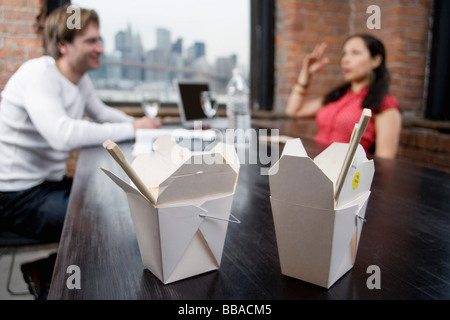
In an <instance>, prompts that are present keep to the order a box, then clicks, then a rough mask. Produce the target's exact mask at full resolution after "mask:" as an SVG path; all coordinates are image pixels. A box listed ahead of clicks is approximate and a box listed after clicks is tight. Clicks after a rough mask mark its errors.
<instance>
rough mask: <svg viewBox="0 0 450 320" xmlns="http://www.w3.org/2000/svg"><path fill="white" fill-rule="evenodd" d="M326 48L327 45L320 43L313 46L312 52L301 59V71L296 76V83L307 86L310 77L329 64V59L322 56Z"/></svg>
mask: <svg viewBox="0 0 450 320" xmlns="http://www.w3.org/2000/svg"><path fill="white" fill-rule="evenodd" d="M326 48H327V43H326V42H322V43H321V44H318V45H316V46H315V48H314V50H313V51H312V52H311V53H309V54H307V55H306V56H305V58H304V59H303V64H302V69H301V71H300V74H299V76H298V83H299V84H300V85H302V86H305V87H306V86H308V82H309V78H310V75H311V74H313V73H315V72H317V71H319V70H320V69H322V67H323V66H324V65H326V64H328V63H329V62H330V59H329V58H327V57H324V56H323V54H324V53H325V50H326Z"/></svg>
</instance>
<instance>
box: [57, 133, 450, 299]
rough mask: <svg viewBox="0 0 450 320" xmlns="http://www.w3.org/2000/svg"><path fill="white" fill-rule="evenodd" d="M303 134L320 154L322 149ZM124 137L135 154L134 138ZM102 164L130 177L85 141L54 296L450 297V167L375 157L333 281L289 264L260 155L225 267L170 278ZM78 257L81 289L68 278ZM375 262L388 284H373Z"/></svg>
mask: <svg viewBox="0 0 450 320" xmlns="http://www.w3.org/2000/svg"><path fill="white" fill-rule="evenodd" d="M303 143H304V145H305V147H306V149H307V151H308V153H309V155H310V156H311V157H314V156H315V155H317V154H318V153H319V152H320V151H321V148H320V147H319V146H317V145H315V144H314V143H313V142H312V141H310V140H303ZM120 146H121V148H122V149H123V150H124V151H125V152H126V153H128V155H130V152H131V147H132V144H131V143H125V144H121V145H120ZM130 158H131V156H129V159H130ZM100 166H103V167H105V168H108V169H110V170H111V171H113V172H115V173H118V174H119V175H121V176H122V177H123V178H125V175H124V173H123V172H122V170H121V168H120V167H119V166H118V165H117V164H116V163H115V162H114V161H113V160H112V158H111V157H110V156H109V154H108V153H107V152H106V151H105V150H104V149H103V148H101V147H96V148H88V149H85V150H82V151H81V153H80V156H79V159H78V165H77V169H76V173H75V178H74V184H73V190H72V194H71V198H70V204H69V209H68V212H67V217H66V221H65V225H64V230H63V234H62V238H61V242H60V245H59V250H58V257H57V261H56V266H55V270H54V274H53V279H52V283H51V288H50V293H49V299H188V300H191V299H220V300H223V299H236V300H237V299H252V300H253V299H256V300H266V299H269V300H278V299H286V300H290V299H450V200H449V199H450V174H448V173H445V172H440V171H435V170H432V169H428V168H423V167H420V166H416V165H413V164H410V163H407V162H404V161H398V160H382V159H375V170H376V171H375V177H374V180H373V184H372V194H371V198H370V200H369V205H368V208H367V212H366V218H367V222H366V223H365V224H364V227H363V230H362V236H361V240H360V244H359V248H358V253H357V257H356V262H355V265H354V267H353V269H351V270H350V271H349V272H347V273H346V274H345V275H344V276H343V277H342V278H341V279H340V280H339V281H338V282H336V283H335V284H334V285H333V286H332V287H331V288H330V289H328V290H327V289H324V288H321V287H318V286H315V285H312V284H309V283H306V282H303V281H300V280H297V279H294V278H290V277H287V276H283V275H282V274H281V271H280V264H279V258H278V251H277V244H276V238H275V231H274V224H273V218H272V211H271V206H270V202H269V184H268V176H263V175H260V165H258V164H243V165H242V167H241V171H240V175H239V183H238V186H237V190H236V194H235V196H234V200H233V205H232V211H231V212H232V213H233V214H234V215H235V216H236V217H238V218H239V219H240V220H241V224H231V223H230V224H229V226H228V233H227V237H226V241H225V247H224V251H223V258H222V263H221V266H220V268H219V270H217V271H212V272H209V273H205V274H202V275H198V276H195V277H192V278H188V279H185V280H181V281H178V282H175V283H172V284H168V285H164V284H162V283H161V282H160V281H159V280H158V279H157V278H156V277H155V276H153V274H152V273H151V272H149V271H148V270H147V269H146V268H145V267H144V266H143V264H142V261H141V257H140V253H139V249H138V244H137V240H136V235H135V232H134V227H133V224H132V220H131V216H130V211H129V207H128V202H127V198H126V195H125V193H124V192H123V191H122V190H121V189H120V188H119V187H117V186H116V185H115V184H113V183H112V182H111V181H110V180H109V178H108V177H107V176H106V175H105V174H104V173H103V172H101V171H100V170H99V169H98V168H99V167H100ZM71 265H76V266H78V267H79V268H80V269H79V270H80V275H81V288H80V289H69V288H68V287H67V283H66V282H67V279H68V278H69V277H70V276H71V274H72V272H71V271H70V272H68V270H67V268H68V267H69V266H71ZM371 265H375V266H378V267H379V268H380V280H381V282H380V283H381V288H380V289H369V288H368V287H367V280H368V278H369V277H370V276H371V273H368V267H369V266H371Z"/></svg>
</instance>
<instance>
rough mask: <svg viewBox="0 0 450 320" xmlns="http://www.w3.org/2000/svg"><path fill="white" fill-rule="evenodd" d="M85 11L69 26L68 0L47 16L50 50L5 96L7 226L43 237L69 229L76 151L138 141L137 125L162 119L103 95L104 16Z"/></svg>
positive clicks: (0, 182) (2, 149)
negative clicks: (93, 74)
mask: <svg viewBox="0 0 450 320" xmlns="http://www.w3.org/2000/svg"><path fill="white" fill-rule="evenodd" d="M79 12H80V28H79V29H77V28H68V25H67V19H68V18H69V17H70V16H71V14H72V13H71V11H70V10H69V12H67V7H62V8H59V9H56V10H55V11H53V12H52V13H51V14H50V15H49V16H48V17H47V20H46V23H45V29H44V43H45V51H46V55H45V56H43V57H40V58H37V59H32V60H29V61H27V62H25V63H24V64H23V65H22V66H21V67H20V68H19V69H18V70H17V72H16V73H15V74H14V75H13V76H12V77H11V78H10V79H9V81H8V83H7V84H6V86H5V89H4V91H3V92H2V97H1V104H0V154H1V155H2V156H1V157H0V229H3V230H7V231H11V232H15V233H18V234H21V235H23V236H26V237H30V238H36V239H38V240H42V241H58V240H59V237H60V234H61V230H62V225H63V222H64V217H65V212H66V209H67V203H68V196H69V193H70V188H71V180H70V179H67V178H65V172H66V160H67V157H68V154H69V152H70V151H71V150H74V149H79V148H83V147H87V146H92V145H100V144H101V143H102V142H103V141H105V140H107V139H111V140H115V141H118V142H119V141H125V140H131V139H133V138H134V134H135V130H136V129H137V128H156V127H159V122H158V121H157V120H152V119H149V118H147V117H142V118H139V119H135V118H133V117H130V116H127V115H126V114H125V113H123V112H121V111H118V110H116V109H113V108H111V107H108V106H106V105H105V104H103V102H102V101H101V100H100V99H99V98H98V97H97V96H96V94H95V92H94V87H93V85H92V82H91V80H90V78H89V76H88V74H87V73H86V72H87V71H89V70H93V69H97V68H99V66H100V63H99V58H100V55H101V54H102V53H103V47H102V43H101V37H100V33H99V19H98V15H97V13H96V12H95V11H93V10H86V9H81V10H80V11H79ZM84 116H87V117H88V118H90V120H85V119H84Z"/></svg>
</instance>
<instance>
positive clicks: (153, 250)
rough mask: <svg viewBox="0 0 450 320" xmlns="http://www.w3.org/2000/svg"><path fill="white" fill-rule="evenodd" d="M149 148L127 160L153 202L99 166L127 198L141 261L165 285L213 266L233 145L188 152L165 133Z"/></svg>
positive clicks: (219, 248)
mask: <svg viewBox="0 0 450 320" xmlns="http://www.w3.org/2000/svg"><path fill="white" fill-rule="evenodd" d="M154 149H155V151H154V152H152V153H150V154H142V155H138V156H137V157H136V158H135V160H134V161H133V162H132V164H131V165H132V167H133V168H134V170H135V171H136V172H137V174H138V175H139V177H140V178H141V180H142V181H143V182H144V183H145V185H146V186H147V187H148V188H149V190H150V192H151V194H152V196H153V198H154V199H155V200H156V203H152V202H150V201H149V200H147V198H146V197H144V196H143V195H142V194H141V193H140V192H139V191H138V190H137V189H136V187H135V185H134V184H133V183H132V182H131V181H130V184H128V183H126V182H124V181H123V180H121V179H120V178H118V177H117V176H116V175H115V174H113V173H112V172H110V171H108V170H106V169H104V168H101V169H102V170H103V171H104V172H105V173H106V174H107V175H108V177H109V178H111V180H113V181H114V182H115V183H116V184H117V185H118V186H119V187H121V188H122V189H123V190H124V191H125V193H126V195H127V197H128V203H129V206H130V211H131V216H132V219H133V224H134V228H135V231H136V236H137V240H138V245H139V251H140V253H141V257H142V261H143V264H144V265H145V266H146V267H147V268H148V269H149V270H150V271H151V272H152V273H153V274H154V275H155V276H156V277H157V278H158V279H159V280H160V281H161V282H163V283H164V284H167V283H171V282H174V281H178V280H181V279H185V278H188V277H191V276H194V275H198V274H201V273H204V272H208V271H211V270H216V269H218V268H219V266H220V261H221V258H222V252H223V247H224V242H225V236H226V233H227V227H228V221H229V217H230V210H231V204H232V200H233V195H234V192H235V189H236V185H237V182H238V176H239V169H240V164H239V159H238V157H237V155H236V151H235V149H234V147H233V146H230V145H226V144H223V143H218V144H217V145H216V146H215V148H214V149H213V150H211V151H210V152H203V153H199V154H191V152H190V151H189V150H188V149H186V148H182V147H180V146H179V145H178V144H177V143H176V142H175V141H174V139H173V138H171V136H170V135H164V136H161V137H159V138H158V139H157V140H156V141H155V142H154Z"/></svg>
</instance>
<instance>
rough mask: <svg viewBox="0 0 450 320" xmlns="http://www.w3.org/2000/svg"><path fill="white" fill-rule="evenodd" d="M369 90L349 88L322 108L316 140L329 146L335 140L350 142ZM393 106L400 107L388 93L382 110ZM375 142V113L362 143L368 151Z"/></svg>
mask: <svg viewBox="0 0 450 320" xmlns="http://www.w3.org/2000/svg"><path fill="white" fill-rule="evenodd" d="M368 90H369V89H368V87H365V88H364V89H362V90H361V91H359V92H356V93H355V92H352V91H351V89H349V90H348V91H347V92H346V93H345V94H344V95H343V96H342V97H341V98H340V99H338V100H336V101H333V102H330V103H329V104H327V105H326V106H324V107H323V108H322V109H320V110H319V112H318V113H317V114H316V123H317V128H318V133H317V135H316V137H315V138H314V141H316V142H317V143H320V144H323V145H327V146H328V145H330V144H331V143H333V142H344V143H348V142H349V141H350V136H351V135H352V131H353V128H354V126H355V123H358V122H359V119H360V118H361V113H362V110H363V108H362V106H361V104H362V102H363V100H364V98H365V96H366V95H367V92H368ZM391 108H395V109H399V107H398V101H397V99H396V98H395V97H393V96H390V95H386V96H385V97H384V99H383V102H382V103H381V107H380V112H382V111H385V110H387V109H391ZM374 143H375V122H374V114H372V118H371V119H370V122H369V124H368V126H367V129H366V131H365V132H364V135H363V136H362V138H361V142H360V144H361V145H362V146H363V147H364V150H365V151H366V153H367V152H369V150H370V148H371V147H372V146H373V145H374Z"/></svg>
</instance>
